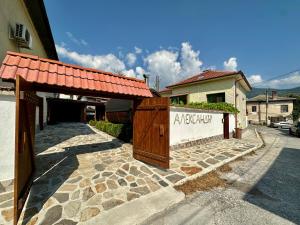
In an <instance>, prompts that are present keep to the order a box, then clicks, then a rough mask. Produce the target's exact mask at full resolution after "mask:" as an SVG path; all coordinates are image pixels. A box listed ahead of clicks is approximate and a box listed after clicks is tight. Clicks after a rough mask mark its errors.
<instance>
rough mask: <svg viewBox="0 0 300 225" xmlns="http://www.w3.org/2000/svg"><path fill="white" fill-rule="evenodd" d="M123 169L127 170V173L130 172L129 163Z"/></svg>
mask: <svg viewBox="0 0 300 225" xmlns="http://www.w3.org/2000/svg"><path fill="white" fill-rule="evenodd" d="M122 168H123V169H124V170H125V171H128V170H129V163H126V164H124V165H123V166H122Z"/></svg>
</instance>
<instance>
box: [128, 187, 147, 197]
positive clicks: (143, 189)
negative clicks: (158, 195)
mask: <svg viewBox="0 0 300 225" xmlns="http://www.w3.org/2000/svg"><path fill="white" fill-rule="evenodd" d="M130 191H131V192H136V193H138V194H140V195H146V194H148V193H150V190H149V188H147V187H146V186H143V187H135V188H130Z"/></svg>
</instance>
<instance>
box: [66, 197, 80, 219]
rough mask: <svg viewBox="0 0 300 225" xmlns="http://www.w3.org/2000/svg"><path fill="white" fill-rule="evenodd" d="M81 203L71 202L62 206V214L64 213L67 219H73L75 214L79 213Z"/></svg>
mask: <svg viewBox="0 0 300 225" xmlns="http://www.w3.org/2000/svg"><path fill="white" fill-rule="evenodd" d="M80 206H81V203H80V201H72V202H68V203H67V204H66V205H65V206H64V212H65V213H66V215H67V216H68V217H71V218H72V217H74V216H76V215H77V213H78V212H79V209H80Z"/></svg>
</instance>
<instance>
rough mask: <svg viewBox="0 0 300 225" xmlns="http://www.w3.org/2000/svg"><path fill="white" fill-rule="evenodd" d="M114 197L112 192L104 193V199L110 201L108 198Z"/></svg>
mask: <svg viewBox="0 0 300 225" xmlns="http://www.w3.org/2000/svg"><path fill="white" fill-rule="evenodd" d="M113 196H114V195H113V194H112V193H111V192H110V191H107V192H104V193H103V197H104V198H106V199H108V198H112V197H113Z"/></svg>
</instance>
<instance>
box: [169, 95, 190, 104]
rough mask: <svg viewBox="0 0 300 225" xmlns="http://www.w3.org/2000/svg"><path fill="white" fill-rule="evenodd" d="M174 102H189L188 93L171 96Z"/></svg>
mask: <svg viewBox="0 0 300 225" xmlns="http://www.w3.org/2000/svg"><path fill="white" fill-rule="evenodd" d="M171 102H172V104H184V105H186V104H187V95H178V96H172V97H171Z"/></svg>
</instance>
